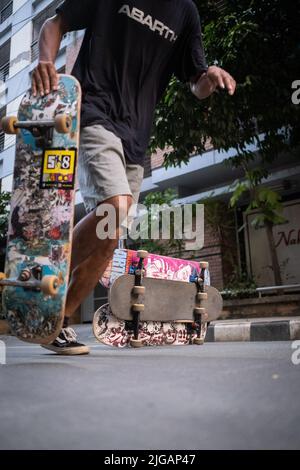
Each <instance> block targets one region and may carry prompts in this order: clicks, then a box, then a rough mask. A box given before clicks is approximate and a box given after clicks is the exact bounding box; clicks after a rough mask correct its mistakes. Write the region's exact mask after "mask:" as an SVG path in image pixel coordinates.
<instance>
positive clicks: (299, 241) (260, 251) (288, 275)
mask: <svg viewBox="0 0 300 470" xmlns="http://www.w3.org/2000/svg"><path fill="white" fill-rule="evenodd" d="M283 206H284V209H283V212H282V215H283V217H284V218H285V219H286V222H284V223H282V224H280V225H275V226H274V227H273V234H274V239H275V245H276V251H277V255H278V261H279V265H280V270H281V276H282V282H283V284H299V283H300V200H296V201H290V202H286V203H284V204H283ZM257 213H258V212H257V211H253V212H251V213H250V214H248V215H244V221H245V222H246V223H247V228H246V231H245V238H246V240H245V241H246V249H247V250H246V252H247V265H248V268H249V272H250V273H252V275H253V277H254V278H255V280H256V282H257V285H258V286H260V287H263V286H273V285H275V281H274V275H273V270H272V263H271V253H270V249H269V244H268V239H267V234H266V229H265V227H264V226H262V225H260V226H258V227H255V226H253V225H252V224H251V222H253V220H254V218H255V216H256V215H257Z"/></svg>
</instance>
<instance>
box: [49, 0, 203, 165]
mask: <svg viewBox="0 0 300 470" xmlns="http://www.w3.org/2000/svg"><path fill="white" fill-rule="evenodd" d="M57 12H58V13H60V14H62V15H63V18H64V21H65V23H66V24H67V25H68V29H69V30H70V31H73V30H79V29H84V28H86V32H85V36H84V40H83V44H82V47H81V50H80V52H79V55H78V58H77V61H76V63H75V66H74V69H73V72H72V73H73V75H75V77H77V78H78V80H79V81H80V83H81V86H82V90H83V102H82V117H81V125H82V126H83V127H85V126H89V125H92V124H102V125H103V126H104V127H105V128H106V129H108V130H110V131H112V132H114V133H115V134H116V135H117V136H118V137H119V138H120V139H121V140H122V142H123V147H124V152H125V156H126V159H127V161H129V162H130V163H139V164H141V165H142V164H143V160H144V156H145V152H146V149H147V146H148V143H149V137H150V132H151V126H152V122H153V114H154V109H155V106H156V104H157V103H158V101H159V100H160V98H161V96H162V94H163V92H164V90H165V88H166V86H167V85H168V83H169V80H170V78H171V76H172V75H173V74H175V75H176V76H177V77H178V78H179V79H180V80H183V81H188V80H189V79H190V78H192V77H194V76H196V75H198V74H200V73H201V72H203V71H206V70H207V64H206V61H205V55H204V52H203V46H202V39H201V27H200V19H199V14H198V10H197V8H196V6H195V4H194V3H193V2H192V0H109V1H108V0H66V1H65V2H64V3H63V4H62V5H61V6H60V7H58V9H57Z"/></svg>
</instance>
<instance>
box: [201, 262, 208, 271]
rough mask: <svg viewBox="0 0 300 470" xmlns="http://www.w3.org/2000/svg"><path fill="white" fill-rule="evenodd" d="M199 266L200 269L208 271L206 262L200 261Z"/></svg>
mask: <svg viewBox="0 0 300 470" xmlns="http://www.w3.org/2000/svg"><path fill="white" fill-rule="evenodd" d="M199 265H200V269H208V268H209V263H208V262H207V261H200V263H199Z"/></svg>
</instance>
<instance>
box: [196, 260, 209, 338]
mask: <svg viewBox="0 0 300 470" xmlns="http://www.w3.org/2000/svg"><path fill="white" fill-rule="evenodd" d="M208 267H209V263H207V262H206V261H201V262H200V276H199V277H198V278H197V279H196V286H197V295H196V299H197V307H195V310H194V315H195V324H196V332H197V337H196V338H194V344H197V345H202V344H203V343H204V341H203V340H202V339H201V332H202V331H201V330H202V320H204V321H205V320H206V318H205V316H206V311H205V308H201V307H200V305H201V301H203V300H207V293H206V292H204V279H205V271H206V269H208Z"/></svg>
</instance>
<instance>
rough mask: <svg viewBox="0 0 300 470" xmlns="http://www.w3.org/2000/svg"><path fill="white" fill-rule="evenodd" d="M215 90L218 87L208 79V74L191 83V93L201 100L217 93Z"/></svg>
mask: <svg viewBox="0 0 300 470" xmlns="http://www.w3.org/2000/svg"><path fill="white" fill-rule="evenodd" d="M215 89H216V87H215V86H214V84H213V83H212V82H211V80H210V79H209V78H208V77H207V74H206V73H204V74H203V75H202V76H201V77H200V78H198V80H197V81H196V82H194V83H191V91H192V93H193V94H194V95H195V96H196V97H197V98H198V99H199V100H204V99H205V98H208V97H209V96H210V95H211V94H212V93H213V92H214V91H215Z"/></svg>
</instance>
